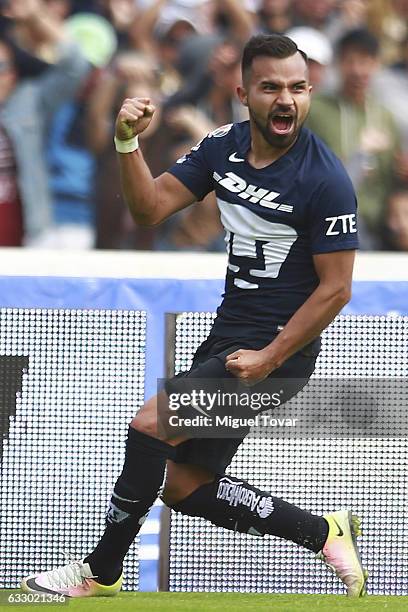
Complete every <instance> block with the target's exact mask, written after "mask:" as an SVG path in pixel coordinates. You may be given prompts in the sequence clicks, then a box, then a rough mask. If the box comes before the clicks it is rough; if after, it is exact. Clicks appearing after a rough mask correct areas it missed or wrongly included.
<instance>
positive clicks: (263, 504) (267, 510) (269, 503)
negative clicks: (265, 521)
mask: <svg viewBox="0 0 408 612" xmlns="http://www.w3.org/2000/svg"><path fill="white" fill-rule="evenodd" d="M273 510H274V506H273V500H272V497H262V498H261V500H260V502H259V504H258V506H257V509H256V511H257V512H258V514H259V516H260V517H261V518H266V517H268V516H269V515H270V514H272V512H273Z"/></svg>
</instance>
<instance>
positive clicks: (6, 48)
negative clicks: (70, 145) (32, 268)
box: [0, 0, 89, 246]
mask: <svg viewBox="0 0 408 612" xmlns="http://www.w3.org/2000/svg"><path fill="white" fill-rule="evenodd" d="M4 14H6V16H7V17H8V18H9V19H11V20H12V22H11V23H17V24H24V26H25V28H26V29H28V30H29V31H30V32H31V33H32V35H33V38H35V39H36V40H38V41H40V42H43V43H44V44H52V45H54V47H55V49H56V50H57V55H58V59H57V62H56V64H55V65H53V66H47V67H45V66H44V69H43V71H42V72H41V74H39V73H38V70H36V71H33V70H32V67H33V65H34V64H33V60H32V59H31V60H30V62H29V63H27V62H26V61H25V58H27V55H26V54H24V53H23V52H21V51H20V50H19V48H18V47H17V46H16V44H15V43H14V41H13V40H12V38H10V35H9V34H7V33H4V32H3V34H2V36H1V42H0V54H1V65H2V70H1V74H0V101H1V111H2V112H1V119H0V137H1V147H2V155H1V158H2V160H3V161H2V168H1V180H0V186H1V198H0V199H1V202H0V244H1V245H2V246H19V245H21V244H28V245H33V246H35V245H39V244H40V243H41V239H42V236H43V235H44V232H46V231H48V230H50V229H51V227H52V209H51V201H50V194H49V189H48V178H47V168H46V164H45V159H44V142H45V134H46V131H47V129H48V128H49V125H50V121H51V118H52V115H53V113H54V112H55V110H56V109H57V108H58V107H59V105H60V104H61V103H62V102H63V101H64V100H65V99H66V98H67V97H69V96H71V95H73V94H74V92H75V90H76V89H77V87H78V85H79V84H80V82H81V80H82V79H83V78H84V76H85V75H86V73H87V72H88V69H89V66H88V63H87V62H86V60H85V59H84V58H83V57H82V55H81V54H80V52H79V51H78V49H77V48H76V46H75V45H73V44H72V43H71V42H70V41H69V40H67V39H66V38H65V36H64V34H63V31H62V29H61V28H60V27H58V26H57V25H56V24H55V23H54V22H53V21H52V20H51V19H49V17H48V14H47V11H46V7H45V6H44V4H43V3H42V2H41V0H13V3H12V4H10V5H9V7H8V9H7V11H6V10H3V15H4ZM30 67H31V69H30Z"/></svg>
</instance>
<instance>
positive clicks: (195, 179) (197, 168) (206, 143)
mask: <svg viewBox="0 0 408 612" xmlns="http://www.w3.org/2000/svg"><path fill="white" fill-rule="evenodd" d="M209 147H210V138H209V137H208V136H206V137H205V138H203V140H201V141H200V142H199V143H198V144H196V145H195V147H193V148H192V149H191V151H190V153H188V154H187V155H183V157H180V159H178V160H177V161H176V163H175V164H174V165H173V166H172V167H171V168H169V170H168V172H170V174H173V176H175V177H176V178H177V179H178V180H179V181H181V182H182V183H183V185H185V186H186V187H187V189H189V190H190V191H191V192H192V193H194V195H195V196H196V197H197V200H198V201H200V200H202V199H203V198H205V196H206V195H207V194H208V193H210V191H213V189H214V181H213V173H212V169H211V167H210V164H209V163H208V160H209V159H211V155H210V152H209V150H208V149H209Z"/></svg>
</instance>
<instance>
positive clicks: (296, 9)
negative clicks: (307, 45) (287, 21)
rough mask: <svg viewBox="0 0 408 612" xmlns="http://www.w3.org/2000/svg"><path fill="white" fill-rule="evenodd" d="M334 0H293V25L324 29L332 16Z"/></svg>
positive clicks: (334, 5)
mask: <svg viewBox="0 0 408 612" xmlns="http://www.w3.org/2000/svg"><path fill="white" fill-rule="evenodd" d="M336 4H337V2H336V0H293V22H294V25H295V26H309V27H311V28H315V29H316V30H322V31H324V30H325V28H327V27H328V26H329V24H330V23H331V21H332V20H333V18H334V12H335V7H336Z"/></svg>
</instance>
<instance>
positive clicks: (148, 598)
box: [0, 590, 408, 612]
mask: <svg viewBox="0 0 408 612" xmlns="http://www.w3.org/2000/svg"><path fill="white" fill-rule="evenodd" d="M10 593H21V591H11V590H7V591H1V592H0V595H1V597H0V601H1V603H0V610H4V611H5V612H6V611H7V610H8V611H9V612H10V610H12V609H13V607H14V608H15V609H16V608H17V609H20V610H21V611H22V612H23V611H24V612H26V611H28V610H34V609H36V610H38V609H42V610H43V611H44V610H60V612H63V610H67V612H68V610H71V611H72V612H73V611H74V610H75V611H77V610H78V611H80V612H104V611H105V612H110V611H112V612H122V610H123V612H148V611H149V612H150V610H151V611H152V612H207V611H208V612H212V611H213V610H214V611H223V612H229V611H231V612H236V611H237V612H238V611H239V612H241V610H243V611H244V612H258V611H262V610H277V611H278V612H308V611H309V610H310V612H314V611H315V610H316V612H335V611H336V610H356V611H357V610H358V611H361V612H366V611H367V612H371V611H372V610H387V612H393V611H394V610H396V611H398V612H400V611H401V612H402V611H403V610H408V597H382V596H374V595H372V596H368V597H365V598H364V599H358V600H352V599H347V598H346V597H342V596H338V595H265V594H262V595H258V594H255V593H120V594H119V595H117V596H116V597H113V598H103V597H98V598H93V599H71V600H69V601H68V604H67V605H51V604H46V605H45V604H44V605H38V604H31V605H30V604H25V605H23V606H20V605H18V606H16V605H15V604H9V605H6V604H5V602H6V597H7V595H8V594H10Z"/></svg>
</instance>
